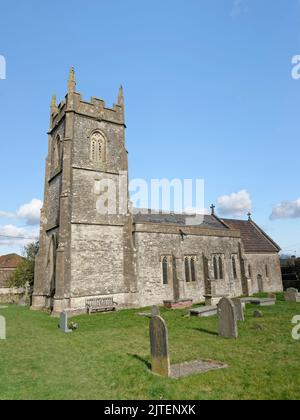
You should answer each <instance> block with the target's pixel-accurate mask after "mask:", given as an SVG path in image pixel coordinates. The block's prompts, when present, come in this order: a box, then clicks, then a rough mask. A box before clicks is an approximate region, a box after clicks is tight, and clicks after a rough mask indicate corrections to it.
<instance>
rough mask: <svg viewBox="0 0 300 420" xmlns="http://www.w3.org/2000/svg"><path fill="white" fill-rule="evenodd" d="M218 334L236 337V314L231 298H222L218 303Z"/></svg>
mask: <svg viewBox="0 0 300 420" xmlns="http://www.w3.org/2000/svg"><path fill="white" fill-rule="evenodd" d="M218 315H219V335H220V336H221V337H226V338H238V327H237V316H236V311H235V307H234V304H233V302H232V300H231V299H228V298H225V297H224V298H222V299H221V300H220V302H219V304H218Z"/></svg>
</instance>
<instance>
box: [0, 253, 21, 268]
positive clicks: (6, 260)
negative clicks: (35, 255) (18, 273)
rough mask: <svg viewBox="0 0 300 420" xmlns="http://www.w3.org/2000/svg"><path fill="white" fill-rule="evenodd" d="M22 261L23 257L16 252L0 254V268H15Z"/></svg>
mask: <svg viewBox="0 0 300 420" xmlns="http://www.w3.org/2000/svg"><path fill="white" fill-rule="evenodd" d="M22 261H23V258H22V257H20V255H17V254H9V255H2V256H1V257H0V269H1V268H17V267H18V265H19V264H20V263H21V262H22Z"/></svg>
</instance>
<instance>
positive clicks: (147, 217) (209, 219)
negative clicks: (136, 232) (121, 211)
mask: <svg viewBox="0 0 300 420" xmlns="http://www.w3.org/2000/svg"><path fill="white" fill-rule="evenodd" d="M133 221H134V223H156V224H172V225H179V226H196V227H201V228H204V229H223V230H224V229H228V228H227V227H226V226H224V225H223V224H222V222H221V221H219V220H218V219H217V218H215V217H214V216H209V215H205V216H202V220H201V221H197V219H196V218H195V216H193V215H186V214H176V213H169V214H167V213H159V214H155V213H153V214H152V213H146V214H145V213H137V210H135V214H134V216H133Z"/></svg>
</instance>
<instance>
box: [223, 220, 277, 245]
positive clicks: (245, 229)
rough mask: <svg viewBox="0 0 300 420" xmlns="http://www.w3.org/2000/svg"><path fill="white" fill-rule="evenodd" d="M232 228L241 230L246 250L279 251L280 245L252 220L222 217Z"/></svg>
mask: <svg viewBox="0 0 300 420" xmlns="http://www.w3.org/2000/svg"><path fill="white" fill-rule="evenodd" d="M222 220H223V222H224V223H225V224H226V225H227V226H228V227H229V228H230V229H232V230H239V231H240V232H241V238H242V242H243V245H244V249H245V252H249V253H250V252H279V251H280V247H279V246H278V245H277V244H276V243H275V242H274V241H273V240H272V239H271V238H270V237H269V236H268V235H267V234H266V233H265V232H264V231H263V230H262V229H261V228H260V227H259V226H257V225H256V223H254V222H253V221H252V220H235V219H222Z"/></svg>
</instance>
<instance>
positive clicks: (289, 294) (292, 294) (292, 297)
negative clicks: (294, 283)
mask: <svg viewBox="0 0 300 420" xmlns="http://www.w3.org/2000/svg"><path fill="white" fill-rule="evenodd" d="M284 298H285V301H286V302H300V294H299V292H298V290H297V289H294V288H293V287H292V288H290V289H287V291H286V292H285V294H284Z"/></svg>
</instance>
